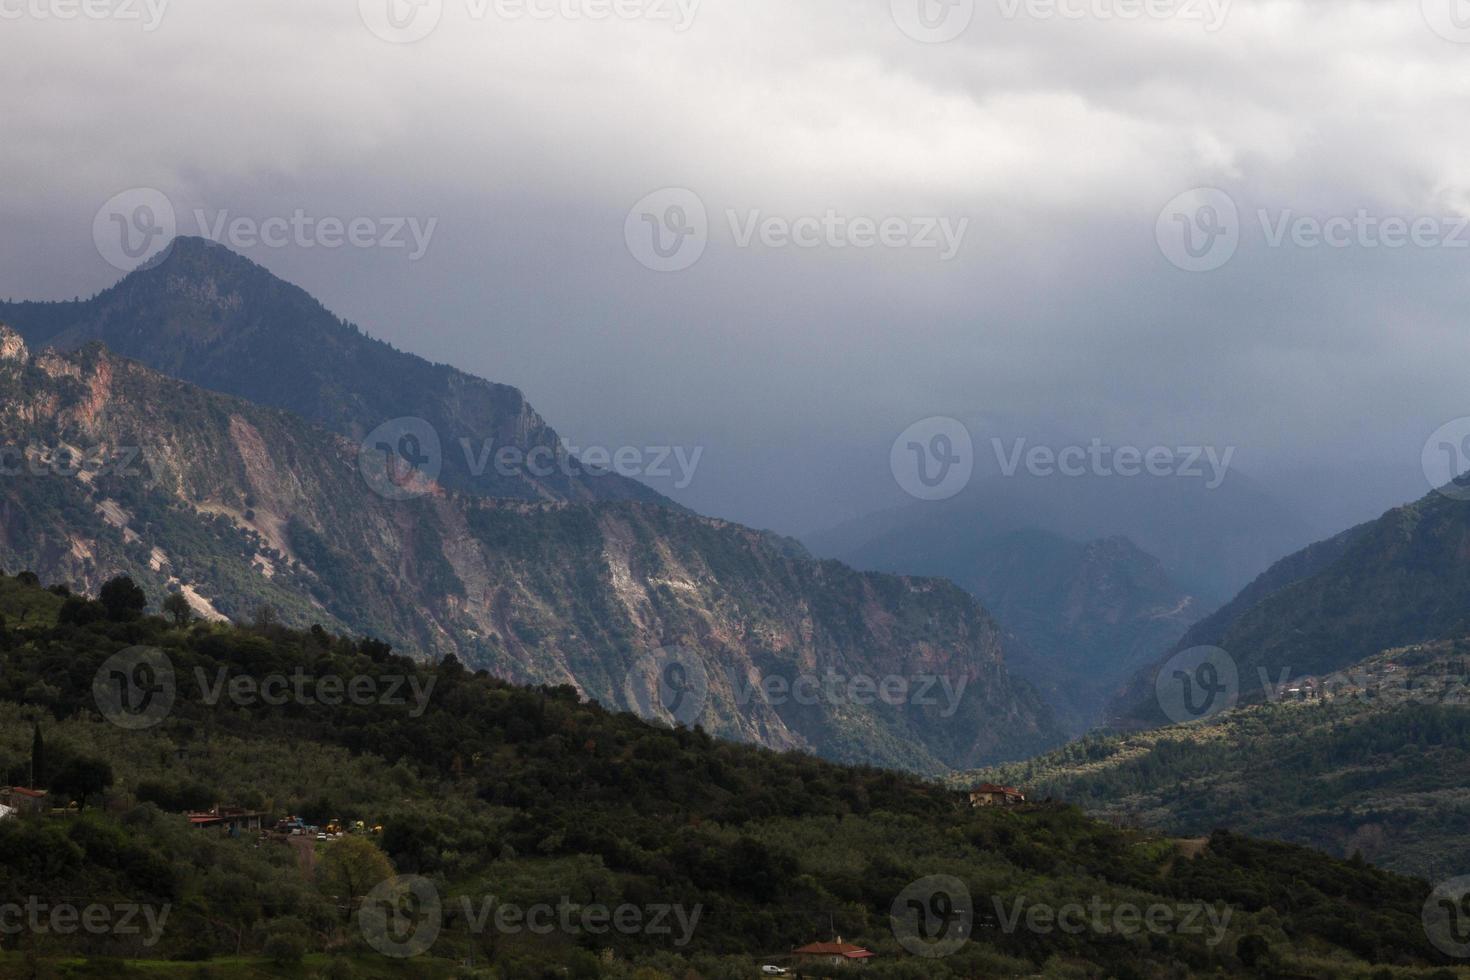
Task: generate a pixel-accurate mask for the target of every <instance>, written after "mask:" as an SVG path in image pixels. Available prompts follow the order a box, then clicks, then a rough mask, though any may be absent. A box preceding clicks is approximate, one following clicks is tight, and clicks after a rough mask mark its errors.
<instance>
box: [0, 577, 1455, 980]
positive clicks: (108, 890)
mask: <svg viewBox="0 0 1470 980" xmlns="http://www.w3.org/2000/svg"><path fill="white" fill-rule="evenodd" d="M120 586H122V584H121V583H114V584H113V585H112V586H110V587H109V593H108V595H106V596H104V597H103V601H101V602H96V601H88V600H85V599H83V598H81V597H78V596H69V597H65V599H64V600H63V598H62V597H60V596H57V595H54V594H52V593H50V592H46V591H43V590H42V589H41V588H40V587H39V585H38V584H35V583H30V582H27V581H26V580H25V579H24V578H23V577H20V576H16V577H11V576H0V612H3V613H4V616H5V622H4V624H3V625H0V769H3V772H4V774H5V776H6V777H7V778H8V779H9V780H10V781H15V780H22V779H24V780H27V781H29V782H30V783H31V785H39V786H40V787H41V788H43V789H46V790H48V791H49V802H51V803H53V804H55V805H56V806H57V808H58V809H59V811H60V812H58V813H56V814H55V815H53V816H44V815H37V816H19V815H17V816H11V817H8V818H6V819H4V820H0V855H3V857H4V862H3V873H0V896H3V898H4V899H5V901H6V903H7V904H9V905H10V906H11V910H12V913H13V914H12V915H10V916H9V920H10V921H9V922H8V923H7V930H8V933H7V935H8V936H9V937H10V939H9V941H8V942H7V943H6V948H5V949H4V950H3V951H0V975H4V976H17V977H20V976H27V977H35V976H43V977H44V976H58V977H59V976H68V977H102V976H128V977H160V978H162V977H178V976H183V975H187V976H191V977H195V976H209V977H219V978H224V980H235V978H240V980H244V978H247V977H261V976H287V977H318V976H326V977H333V978H342V977H357V978H362V980H389V978H409V977H414V978H428V980H449V978H451V977H454V978H458V977H471V976H478V977H486V978H491V977H494V978H502V977H504V978H516V980H519V978H545V977H571V978H583V980H591V978H594V977H595V978H608V980H736V978H742V977H756V976H761V975H763V974H762V972H761V970H762V966H763V965H765V964H773V963H774V964H780V965H782V966H793V965H796V966H799V968H800V972H801V974H802V975H804V976H837V975H839V974H842V975H845V974H846V973H847V972H850V971H849V970H847V969H845V968H837V967H831V966H828V965H826V964H797V963H796V962H795V958H794V957H793V955H792V953H791V950H793V949H794V948H795V947H798V946H801V945H804V944H807V943H811V942H813V941H830V940H833V939H835V938H837V937H838V936H841V937H843V939H845V940H846V941H847V942H849V943H852V944H855V945H857V944H860V945H861V946H862V947H864V948H866V949H867V950H869V951H871V952H873V953H874V954H876V955H875V956H874V957H873V958H872V960H871V962H870V963H868V964H866V965H864V966H863V967H862V968H861V970H859V972H862V973H866V974H871V975H872V976H874V977H887V978H899V977H903V978H918V977H923V978H929V980H960V978H974V977H1009V976H1032V977H1042V976H1046V977H1078V978H1082V977H1098V978H1102V977H1118V978H1129V980H1172V978H1179V977H1186V976H1208V977H1221V978H1225V977H1230V978H1234V977H1242V978H1245V977H1251V978H1258V977H1274V978H1313V980H1317V978H1321V980H1328V978H1342V977H1362V978H1367V977H1370V976H1372V977H1387V976H1397V977H1403V978H1409V977H1417V978H1426V980H1428V978H1437V977H1439V976H1445V975H1447V976H1454V974H1453V973H1450V972H1449V971H1448V970H1444V971H1442V972H1441V973H1439V974H1435V973H1431V972H1430V971H1432V970H1434V969H1436V968H1440V967H1445V966H1448V965H1452V964H1453V963H1454V962H1455V961H1454V960H1453V959H1452V958H1451V956H1449V955H1447V954H1448V953H1450V952H1451V951H1458V949H1459V948H1460V946H1461V945H1462V944H1459V945H1456V944H1450V945H1441V946H1440V949H1436V948H1435V947H1436V944H1440V943H1444V942H1445V940H1447V939H1453V938H1454V936H1453V934H1449V935H1446V934H1441V933H1439V932H1429V933H1427V932H1426V927H1427V926H1430V925H1432V924H1433V925H1438V924H1439V923H1438V922H1437V921H1436V920H1435V919H1434V917H1433V916H1431V915H1427V914H1426V910H1429V911H1431V912H1432V911H1436V910H1438V908H1439V905H1438V904H1437V903H1438V902H1439V901H1443V903H1444V904H1445V905H1449V904H1450V900H1451V899H1458V898H1460V896H1461V894H1462V891H1463V890H1462V891H1461V892H1455V891H1449V892H1445V891H1440V892H1435V891H1433V890H1431V888H1430V886H1429V884H1428V883H1426V882H1424V881H1419V880H1415V879H1412V878H1408V877H1404V876H1402V875H1397V874H1392V873H1388V872H1385V871H1382V870H1379V869H1376V868H1373V867H1370V866H1368V865H1365V864H1363V863H1361V862H1346V861H1341V860H1335V859H1333V858H1331V857H1328V856H1326V855H1323V854H1320V853H1317V852H1315V851H1311V850H1308V849H1306V848H1303V847H1299V846H1292V845H1287V844H1279V843H1271V842H1264V841H1259V840H1254V839H1251V838H1248V837H1244V836H1242V835H1239V834H1235V833H1231V832H1228V831H1216V832H1214V833H1212V834H1211V835H1210V836H1209V837H1208V838H1202V839H1198V840H1189V841H1181V840H1172V839H1169V838H1167V837H1162V836H1160V835H1157V834H1151V833H1143V832H1139V831H1136V830H1129V829H1123V828H1119V827H1116V826H1113V825H1111V824H1108V823H1104V822H1101V821H1097V820H1091V819H1088V818H1087V817H1085V816H1084V815H1083V814H1082V813H1081V812H1079V811H1078V810H1077V809H1075V808H1073V807H1068V806H1063V805H1058V804H1034V803H1033V804H1028V805H1023V806H1015V807H995V808H981V809H974V808H971V807H970V806H969V805H968V800H967V799H964V798H962V797H960V796H958V795H957V794H955V793H954V792H952V791H949V790H947V789H945V788H944V787H943V786H941V785H938V784H935V783H932V782H926V781H923V780H920V779H917V778H914V777H912V776H907V775H903V774H900V773H895V772H890V771H882V770H877V769H871V768H844V767H839V766H836V765H832V764H829V763H824V762H821V761H819V760H817V759H814V758H812V757H811V756H808V755H804V754H800V753H775V752H769V751H763V750H760V749H757V748H753V747H750V746H741V745H736V744H732V743H729V742H724V741H720V740H718V739H713V738H711V737H709V735H707V734H706V733H704V732H700V731H694V730H689V729H685V728H680V729H673V730H671V729H668V728H665V727H662V726H653V725H649V724H646V723H644V722H642V721H640V720H639V719H637V718H634V717H633V716H631V715H628V714H613V713H610V712H608V711H605V710H603V709H602V708H601V707H599V706H597V705H595V704H589V703H586V702H583V701H580V700H579V699H578V697H577V696H576V693H575V692H574V691H572V690H570V689H567V688H564V687H560V688H548V687H540V688H519V687H513V686H510V685H507V684H505V683H504V682H502V681H499V680H496V679H494V678H490V677H487V676H484V675H475V674H471V673H469V672H467V671H465V670H464V669H463V668H462V667H460V665H458V664H456V663H453V662H446V663H443V664H439V665H428V664H423V663H418V662H415V661H412V660H409V659H407V658H404V657H400V656H396V655H393V654H391V653H389V652H388V651H387V650H386V648H384V647H383V646H382V645H381V644H376V643H373V642H371V641H364V640H357V639H353V638H351V637H344V636H337V635H332V634H330V633H327V632H324V631H321V630H312V631H309V632H295V631H290V630H286V629H283V628H281V627H280V626H279V625H268V624H262V625H259V626H253V627H240V626H232V625H225V624H208V623H187V622H181V621H169V620H165V619H162V618H159V617H147V616H142V617H140V616H139V615H138V611H137V608H136V604H135V603H134V602H132V601H129V595H130V590H129V589H127V588H126V587H125V586H122V587H120ZM142 664H147V665H148V667H149V668H150V670H149V672H148V673H147V674H142V673H140V672H139V671H138V669H137V668H138V666H139V665H142ZM130 666H131V667H133V669H132V670H127V669H125V668H128V667H130ZM277 678H279V679H286V678H291V679H293V680H294V682H293V683H291V684H288V685H286V686H285V688H284V690H285V691H287V692H289V693H288V694H287V695H286V696H285V697H278V696H275V695H269V696H267V695H266V692H270V691H278V690H281V688H280V687H278V686H277V685H275V684H274V683H273V682H274V680H275V679H277ZM99 679H100V680H101V681H102V682H103V683H102V684H101V685H100V689H101V691H102V692H103V693H102V694H99V693H98V691H99ZM226 679H227V680H228V683H226ZM107 682H115V683H117V684H119V685H120V686H119V687H118V688H117V689H116V690H117V692H118V694H119V695H120V694H121V692H122V690H124V689H128V690H132V689H133V686H134V684H135V683H136V687H137V688H138V689H140V690H143V689H146V691H147V696H148V698H149V700H144V699H143V698H136V699H134V698H128V699H123V698H122V697H121V696H118V697H116V698H113V697H112V696H111V692H113V690H114V689H113V688H111V687H109V686H108V683H107ZM211 685H219V687H220V688H221V689H222V690H227V691H229V692H230V693H229V694H227V695H226V696H224V697H211V696H209V691H210V690H211ZM330 690H336V691H338V692H339V696H337V697H330V698H329V697H326V696H325V695H324V692H327V691H330ZM344 690H346V691H356V692H358V693H357V695H356V696H354V697H352V698H344V697H341V696H340V692H341V691H344ZM392 691H397V692H401V693H399V694H398V695H397V696H396V697H397V700H395V699H394V696H393V695H391V694H389V692H392ZM319 694H323V695H324V696H322V697H317V695H319ZM153 698H157V700H152V699H153ZM68 804H70V805H68ZM221 804H222V805H221ZM214 807H219V808H218V810H217V811H216V812H215V813H214V814H211V813H208V812H199V811H204V810H206V808H214ZM190 811H194V812H193V814H192V815H190V813H189V812H190ZM240 811H247V813H248V814H249V815H248V816H239V813H240ZM291 816H294V817H296V818H297V820H296V821H293V825H295V826H298V827H299V826H300V825H301V824H306V825H308V827H309V830H308V832H307V833H305V834H301V833H298V834H295V835H292V834H290V833H288V832H285V831H281V832H276V833H272V832H270V830H269V828H272V827H277V826H279V822H283V821H284V820H285V818H287V817H291ZM232 819H233V820H237V821H238V822H239V823H242V824H245V823H246V821H248V820H252V819H253V820H259V821H261V823H262V824H263V829H261V830H257V829H254V828H251V827H249V826H248V824H246V826H244V827H242V829H241V830H240V831H238V832H236V833H230V832H227V831H225V830H223V829H210V828H209V827H208V822H209V821H210V820H214V821H215V822H217V823H222V824H225V825H226V826H227V825H228V822H229V821H230V820H232ZM317 827H320V828H322V834H321V839H318V835H317V834H316V833H314V832H313V831H315V830H316V828H317ZM337 827H343V828H345V831H344V832H342V833H340V834H339V833H338V832H337V830H336V828H337ZM11 903H13V904H11ZM79 903H86V906H85V917H84V918H82V921H83V922H85V923H86V924H87V928H85V929H82V928H68V927H67V925H68V922H69V923H70V924H71V925H73V926H74V925H75V924H76V923H77V922H78V918H79V915H78V913H79V912H81V911H82V910H79V909H78V908H77V905H78V904H79ZM22 908H24V909H26V910H28V911H27V912H26V913H25V914H20V913H19V910H20V909H22ZM63 916H66V918H63ZM38 923H39V924H38ZM56 924H59V927H57V928H48V926H51V925H56ZM1443 924H1444V925H1451V924H1454V923H1448V922H1446V923H1443ZM108 926H116V928H108ZM1441 949H1443V950H1444V952H1441V951H1440V950H1441ZM1375 968H1376V969H1377V972H1374V970H1375Z"/></svg>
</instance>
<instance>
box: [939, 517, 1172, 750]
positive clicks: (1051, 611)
mask: <svg viewBox="0 0 1470 980" xmlns="http://www.w3.org/2000/svg"><path fill="white" fill-rule="evenodd" d="M956 551H957V552H958V553H956V554H943V553H940V554H934V555H931V556H930V557H931V559H932V564H925V565H923V566H921V567H922V568H923V569H924V570H925V572H926V574H936V575H942V576H944V577H947V578H950V579H953V580H954V581H955V582H956V583H957V584H959V585H960V586H962V587H963V588H965V589H966V590H967V591H968V592H969V593H970V594H971V595H973V596H975V597H976V598H978V599H979V600H980V602H981V604H982V605H984V606H985V608H986V609H988V610H989V611H990V612H991V614H992V615H994V616H995V617H996V619H997V621H998V622H1000V623H1001V624H1002V625H1003V626H1004V627H1005V628H1006V629H1008V630H1011V631H1013V632H1014V633H1015V634H1016V636H1017V637H1018V638H1019V640H1020V643H1018V644H1017V645H1016V647H1015V649H1014V651H1013V652H1012V654H1011V656H1010V659H1009V664H1010V667H1011V670H1012V672H1014V673H1016V674H1018V675H1020V676H1021V677H1024V678H1025V679H1026V680H1028V681H1030V682H1031V683H1032V684H1034V685H1035V686H1036V687H1037V689H1038V690H1039V691H1040V692H1041V694H1042V696H1043V697H1044V698H1046V700H1047V702H1048V704H1050V705H1051V706H1052V707H1053V708H1054V709H1055V710H1056V712H1057V716H1058V719H1059V720H1060V721H1061V722H1062V723H1063V725H1065V726H1066V728H1067V729H1068V730H1069V731H1070V732H1071V733H1073V734H1080V733H1081V732H1084V731H1086V730H1087V729H1089V728H1091V727H1092V726H1093V725H1094V724H1096V723H1097V722H1098V721H1099V720H1101V718H1102V714H1103V709H1104V707H1105V706H1106V705H1107V702H1108V698H1109V696H1110V695H1112V694H1113V693H1114V692H1115V691H1116V689H1117V687H1118V685H1119V684H1120V683H1122V682H1123V681H1124V680H1125V679H1127V678H1129V677H1131V676H1132V675H1133V674H1134V673H1135V672H1136V671H1137V670H1138V669H1139V668H1140V667H1142V666H1144V665H1146V664H1149V663H1152V662H1153V661H1154V660H1155V659H1156V658H1157V657H1158V653H1159V651H1160V650H1162V649H1166V648H1167V647H1168V646H1169V645H1170V644H1171V643H1173V642H1174V640H1175V639H1176V638H1177V637H1178V636H1179V635H1180V634H1181V633H1182V632H1183V631H1184V630H1185V629H1186V628H1188V627H1189V625H1190V624H1191V623H1193V622H1194V620H1195V619H1197V618H1198V611H1199V610H1198V603H1197V601H1196V600H1195V599H1194V597H1192V596H1189V595H1186V594H1184V593H1183V592H1182V591H1181V590H1180V589H1179V588H1178V587H1177V586H1176V585H1175V584H1174V583H1173V582H1172V581H1171V580H1170V579H1169V576H1168V574H1167V573H1166V572H1165V571H1164V569H1163V567H1162V566H1161V565H1160V564H1159V561H1158V559H1156V558H1154V557H1153V556H1152V555H1149V554H1146V553H1144V552H1143V551H1141V550H1140V549H1139V548H1138V547H1137V546H1136V545H1134V544H1133V542H1131V541H1129V540H1128V539H1127V538H1121V537H1119V538H1106V539H1102V540H1098V541H1089V542H1085V543H1084V542H1077V541H1070V540H1068V539H1066V538H1062V537H1060V536H1058V535H1054V534H1048V533H1046V532H1045V531H1037V530H1027V531H1017V532H1014V533H1012V534H1005V535H1001V536H999V537H997V538H994V539H991V540H989V541H986V542H984V543H983V545H982V546H980V547H978V548H975V549H974V550H973V553H969V549H963V548H961V549H956ZM917 570H918V569H917V568H916V571H917Z"/></svg>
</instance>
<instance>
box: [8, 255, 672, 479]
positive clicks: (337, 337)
mask: <svg viewBox="0 0 1470 980" xmlns="http://www.w3.org/2000/svg"><path fill="white" fill-rule="evenodd" d="M0 323H7V324H9V325H10V326H11V327H12V328H14V329H15V330H16V331H18V332H19V333H20V334H21V336H22V337H24V338H25V340H26V342H27V343H28V344H30V345H31V347H32V348H35V349H38V350H39V349H40V348H42V347H47V346H54V347H57V348H59V349H62V350H73V349H76V348H78V347H81V346H83V345H85V344H87V343H90V342H92V341H100V342H102V343H103V344H105V345H106V346H107V348H108V349H109V350H111V351H113V352H114V353H116V354H119V355H121V356H123V357H128V358H131V359H133V360H136V361H140V362H142V363H143V364H146V365H148V366H149V367H151V368H154V369H155V370H158V371H162V372H163V373H165V374H168V375H170V376H172V377H176V378H180V379H182V380H184V381H188V382H191V383H192V384H196V385H199V386H201V387H204V388H208V389H210V390H212V391H220V392H224V393H226V394H231V395H238V396H239V397H241V398H246V399H249V400H250V401H253V402H255V403H257V404H260V405H271V406H274V407H277V408H284V409H288V410H289V411H292V412H295V413H296V414H297V415H300V416H302V417H303V418H306V419H310V420H312V421H315V422H319V423H321V424H323V425H325V426H326V427H328V428H329V429H331V430H332V431H334V432H338V433H341V434H343V435H345V436H347V437H348V438H351V439H355V440H361V439H363V438H364V437H365V436H367V435H368V434H369V433H371V432H373V431H374V430H375V429H377V428H378V427H379V426H381V425H383V424H384V423H387V422H389V421H391V420H394V419H398V418H403V417H413V418H422V419H424V420H425V421H427V422H428V423H429V424H430V425H431V426H433V428H434V429H435V430H436V432H437V433H438V436H439V437H440V439H441V441H442V461H443V469H442V471H441V473H440V475H439V482H440V483H442V484H444V485H445V486H447V487H450V488H453V489H457V490H462V491H464V492H466V493H474V494H477V495H480V496H490V497H510V498H514V499H523V500H641V501H646V502H652V503H662V504H665V505H667V506H677V505H675V504H673V503H672V502H671V501H669V500H668V499H667V498H665V497H663V496H662V495H661V494H659V493H657V492H656V491H654V490H652V489H651V488H649V487H647V486H644V485H643V484H641V483H639V482H637V481H636V480H632V479H629V478H627V477H624V476H622V475H619V474H616V473H611V472H601V471H594V472H595V473H596V475H590V474H589V473H586V472H582V471H583V470H585V469H586V468H585V467H579V466H575V465H568V466H561V465H556V466H550V465H536V466H534V467H533V466H532V465H529V464H527V463H526V462H525V460H524V455H525V454H528V453H530V452H531V451H532V450H534V449H536V448H537V447H542V448H543V450H544V451H547V452H554V451H556V450H557V448H558V447H559V445H560V438H559V437H558V435H557V433H556V431H555V430H554V429H552V428H551V426H549V425H547V424H546V422H545V421H544V420H543V419H542V418H541V416H540V415H538V414H537V413H536V411H535V410H534V409H533V408H532V407H531V406H530V404H528V403H527V401H526V399H525V397H524V396H523V395H522V394H521V392H520V391H518V390H517V389H515V388H513V387H511V386H509V385H505V384H498V383H494V382H490V381H485V380H483V379H481V378H477V377H474V376H473V375H469V374H466V373H464V372H462V371H459V370H457V369H455V368H453V367H450V366H448V365H443V364H432V363H430V362H429V361H426V360H424V359H423V358H421V357H418V356H416V355H413V354H408V353H405V352H403V351H399V350H396V349H395V348H393V347H391V346H390V345H388V344H387V343H385V342H383V341H381V340H374V339H372V338H370V337H368V336H366V335H365V334H363V333H362V332H361V331H360V330H358V328H357V327H355V326H353V325H352V324H349V323H347V322H346V321H344V320H342V319H340V318H338V317H337V316H336V315H334V314H333V313H331V312H330V311H329V310H327V309H326V308H325V307H324V306H322V305H321V304H320V303H319V302H317V301H316V300H315V299H313V298H312V297H311V296H310V295H309V294H307V293H306V292H305V291H304V290H302V289H300V288H299V287H297V286H294V285H291V284H290V283H287V282H285V281H283V280H281V279H279V278H277V277H276V276H274V275H272V274H271V273H270V272H269V271H267V270H266V269H264V268H262V267H261V266H259V265H257V264H255V263H254V262H251V261H250V260H249V259H246V258H244V257H243V256H241V255H238V254H236V253H234V252H232V251H230V250H229V249H228V248H226V247H225V246H223V245H220V244H218V243H215V242H211V241H209V240H207V239H203V238H188V237H183V238H178V239H176V240H175V241H174V242H173V244H172V245H171V246H170V247H169V248H168V249H167V250H165V251H164V252H162V253H160V254H159V255H158V256H157V257H155V258H154V259H153V260H151V261H150V262H149V263H148V264H146V265H145V266H143V267H141V268H139V269H138V270H136V271H134V272H132V273H131V274H129V275H128V276H126V277H124V278H123V279H122V280H121V281H120V282H118V283H117V284H116V285H114V286H112V287H111V288H109V289H106V290H104V291H103V292H101V293H98V294H97V295H96V296H94V297H92V298H91V299H86V300H80V301H72V302H60V303H34V302H22V303H0ZM461 440H464V442H461ZM466 444H467V445H468V448H467V449H466ZM487 446H488V447H489V448H490V452H487V451H486V447H487ZM507 446H512V447H516V448H517V449H518V450H519V451H520V453H521V454H522V458H521V460H520V462H519V463H516V464H515V465H506V466H502V465H485V463H487V462H488V461H489V460H491V459H493V458H494V452H493V451H494V450H497V449H500V448H502V447H507ZM477 470H478V472H476V471H477ZM548 470H549V471H550V472H548ZM567 471H571V472H570V473H568V472H567Z"/></svg>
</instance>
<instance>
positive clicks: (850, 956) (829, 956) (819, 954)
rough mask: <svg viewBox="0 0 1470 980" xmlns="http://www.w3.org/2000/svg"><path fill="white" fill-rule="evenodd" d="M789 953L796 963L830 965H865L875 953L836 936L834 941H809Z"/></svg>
mask: <svg viewBox="0 0 1470 980" xmlns="http://www.w3.org/2000/svg"><path fill="white" fill-rule="evenodd" d="M791 955H792V956H793V957H794V958H795V959H796V962H797V963H798V964H800V963H805V964H808V965H815V964H818V963H822V964H829V965H832V966H865V965H867V962H868V960H870V959H872V958H873V957H874V956H876V955H877V954H876V953H874V952H872V951H871V950H867V949H863V947H861V946H854V945H853V944H852V943H845V942H843V941H842V937H841V936H838V937H837V941H836V942H831V943H809V944H807V945H806V946H802V947H801V948H800V949H793V950H792V951H791Z"/></svg>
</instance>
